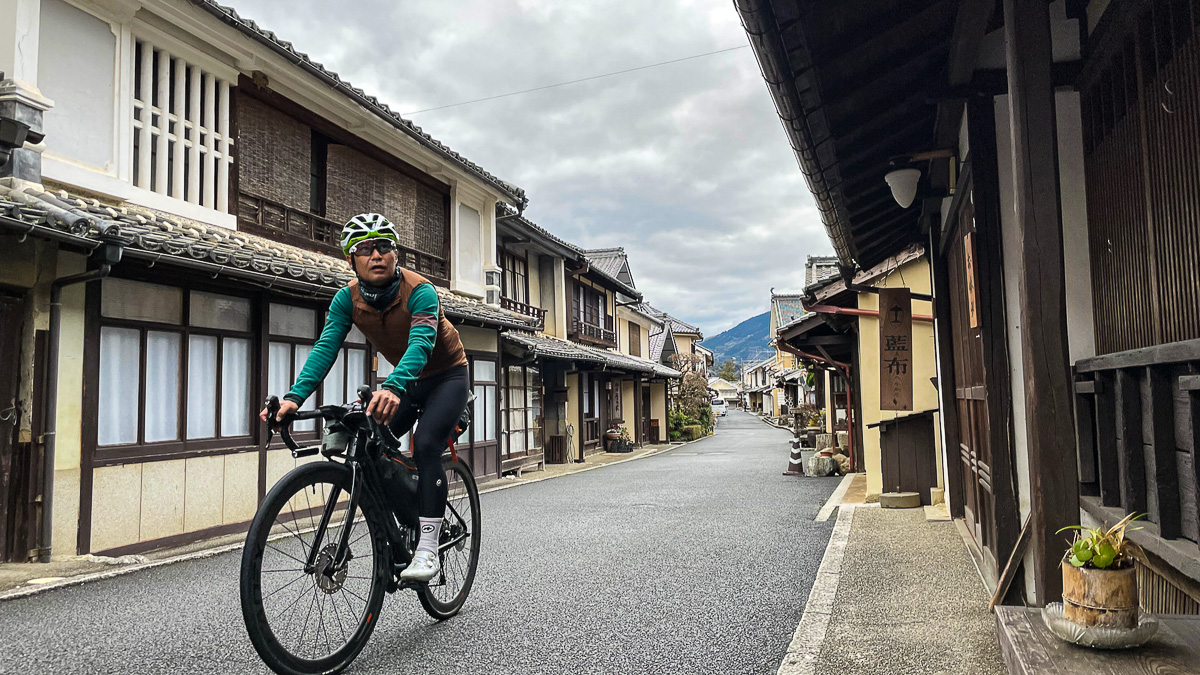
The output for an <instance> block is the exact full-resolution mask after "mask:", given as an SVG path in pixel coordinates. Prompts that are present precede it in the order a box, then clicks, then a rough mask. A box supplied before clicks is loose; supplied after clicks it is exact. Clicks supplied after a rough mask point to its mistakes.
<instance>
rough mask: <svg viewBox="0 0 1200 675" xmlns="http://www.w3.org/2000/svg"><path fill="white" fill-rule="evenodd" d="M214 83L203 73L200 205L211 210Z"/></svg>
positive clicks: (214, 191)
mask: <svg viewBox="0 0 1200 675" xmlns="http://www.w3.org/2000/svg"><path fill="white" fill-rule="evenodd" d="M216 93H217V88H216V82H214V81H213V76H212V73H204V120H203V129H204V173H203V176H202V181H203V183H204V197H203V200H202V201H201V204H203V205H204V206H207V207H209V208H213V207H214V204H215V202H216V199H217V186H216V180H215V179H216V176H215V175H214V172H215V169H216V164H215V159H216V158H215V157H213V154H214V152H215V150H216V144H215V143H214V139H213V130H214V129H216V126H217V125H216V124H214V117H215V114H214V113H215V111H216V101H215V100H214V99H216Z"/></svg>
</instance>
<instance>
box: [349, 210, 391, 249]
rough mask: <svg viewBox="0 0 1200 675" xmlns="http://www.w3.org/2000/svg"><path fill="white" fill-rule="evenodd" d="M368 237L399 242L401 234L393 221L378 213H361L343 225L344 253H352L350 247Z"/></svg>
mask: <svg viewBox="0 0 1200 675" xmlns="http://www.w3.org/2000/svg"><path fill="white" fill-rule="evenodd" d="M367 239H391V240H392V241H394V242H396V243H399V242H400V235H399V234H398V233H397V232H396V226H395V225H392V221H390V220H388V219H387V218H384V217H383V216H381V215H379V214H378V213H360V214H358V215H357V216H354V217H353V218H351V219H350V220H349V221H347V222H346V225H345V226H343V227H342V253H344V254H346V255H350V249H351V248H353V247H354V245H355V244H357V243H358V242H360V241H364V240H367Z"/></svg>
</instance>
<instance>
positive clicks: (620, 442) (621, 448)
mask: <svg viewBox="0 0 1200 675" xmlns="http://www.w3.org/2000/svg"><path fill="white" fill-rule="evenodd" d="M615 445H616V448H617V452H633V437H632V436H631V435H630V434H629V427H624V426H623V427H621V432H620V434H618V435H617V442H616V444H615Z"/></svg>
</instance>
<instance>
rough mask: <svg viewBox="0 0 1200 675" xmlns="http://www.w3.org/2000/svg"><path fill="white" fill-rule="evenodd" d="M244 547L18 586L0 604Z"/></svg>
mask: <svg viewBox="0 0 1200 675" xmlns="http://www.w3.org/2000/svg"><path fill="white" fill-rule="evenodd" d="M245 545H246V544H245V542H244V541H240V542H237V543H234V544H225V545H223V546H217V547H214V548H206V549H204V550H201V551H193V552H191V553H181V554H179V555H176V556H171V557H169V558H163V559H162V560H151V561H150V562H144V563H135V564H133V565H128V566H125V567H118V568H116V569H111V570H105V571H103V572H89V573H86V574H77V575H75V576H72V577H64V578H63V579H61V580H59V581H52V582H50V583H46V584H38V585H36V586H19V587H17V588H13V589H11V590H8V591H4V592H3V593H0V602H4V601H5V600H16V599H18V598H27V597H29V596H31V595H38V594H41V593H46V592H48V591H53V590H55V589H59V588H66V587H68V586H79V585H81V584H86V583H89V582H92V581H102V580H104V579H112V578H113V577H120V576H124V575H126V574H133V573H134V572H141V571H143V570H149V569H154V568H155V567H166V566H167V565H174V564H175V563H181V562H187V561H189V560H201V559H204V558H211V557H213V556H217V555H221V554H222V553H229V552H230V551H236V550H238V549H240V548H242V547H243V546H245ZM29 564H31V565H36V564H37V563H29Z"/></svg>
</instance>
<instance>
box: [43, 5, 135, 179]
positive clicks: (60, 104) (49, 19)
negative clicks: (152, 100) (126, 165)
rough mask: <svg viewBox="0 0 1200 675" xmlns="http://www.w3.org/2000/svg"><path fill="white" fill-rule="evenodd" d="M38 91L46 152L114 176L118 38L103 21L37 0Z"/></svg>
mask: <svg viewBox="0 0 1200 675" xmlns="http://www.w3.org/2000/svg"><path fill="white" fill-rule="evenodd" d="M41 30H42V35H43V38H44V39H42V40H40V41H39V45H38V47H39V49H38V51H39V54H38V86H39V88H40V89H41V90H42V93H43V94H45V95H46V96H49V97H50V98H51V99H53V100H54V107H53V108H51V109H50V110H47V111H46V114H45V117H44V119H43V128H44V130H45V132H46V141H45V142H46V153H47V154H49V155H54V156H57V157H60V158H63V159H66V160H67V161H72V162H77V163H80V164H84V165H87V166H88V167H90V168H93V169H97V170H100V171H103V172H105V173H108V174H110V175H113V176H115V175H116V172H117V165H116V138H115V124H114V119H115V115H116V112H115V104H116V103H115V99H114V91H115V83H116V50H117V36H116V35H115V34H114V33H113V31H112V27H111V26H110V24H109V23H108V22H106V21H102V20H100V19H97V18H96V17H94V16H92V15H91V14H88V13H86V12H84V11H82V10H80V9H76V8H75V7H72V6H71V5H68V4H67V3H65V2H63V0H42V1H41Z"/></svg>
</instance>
